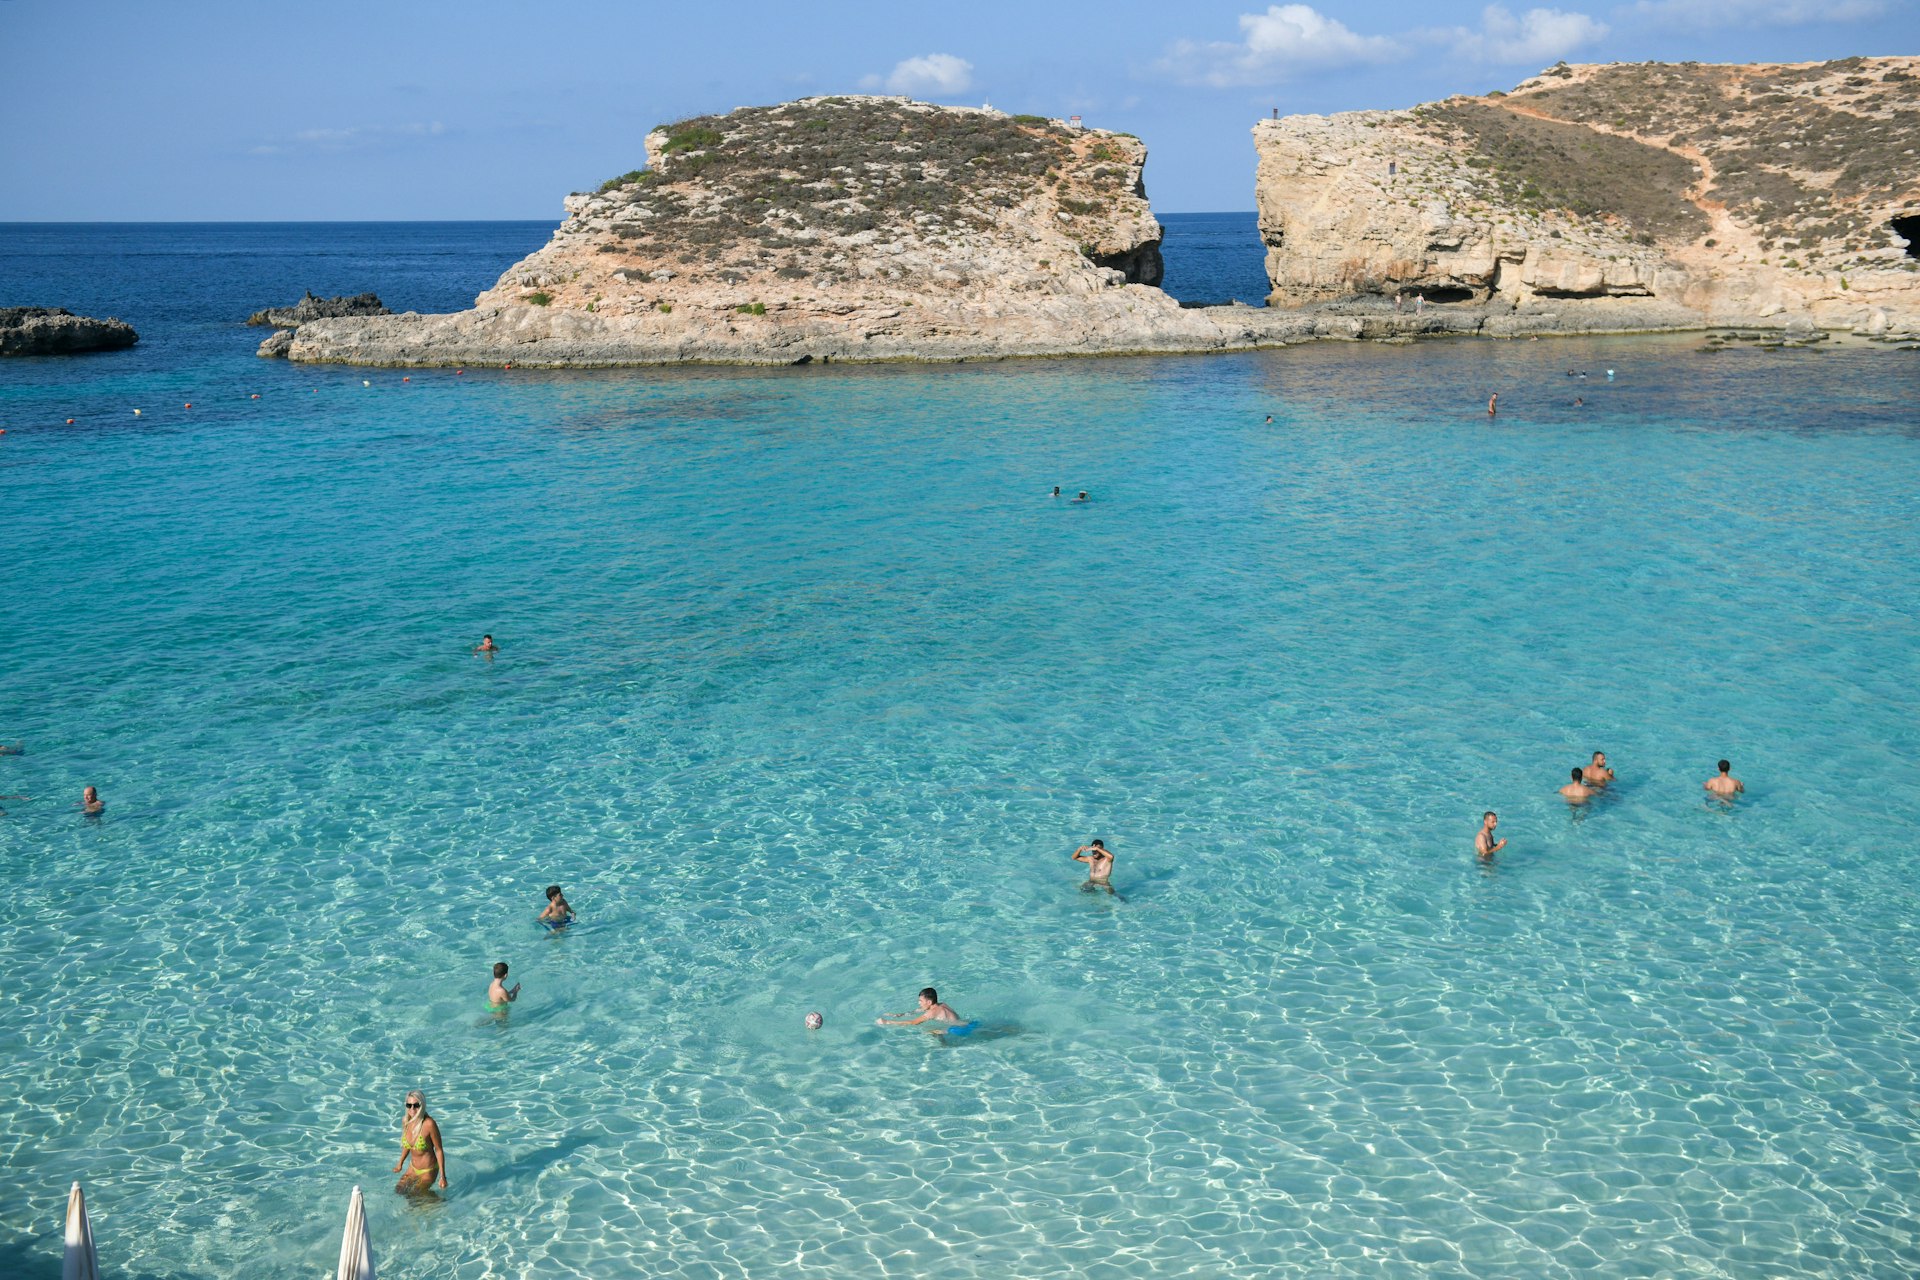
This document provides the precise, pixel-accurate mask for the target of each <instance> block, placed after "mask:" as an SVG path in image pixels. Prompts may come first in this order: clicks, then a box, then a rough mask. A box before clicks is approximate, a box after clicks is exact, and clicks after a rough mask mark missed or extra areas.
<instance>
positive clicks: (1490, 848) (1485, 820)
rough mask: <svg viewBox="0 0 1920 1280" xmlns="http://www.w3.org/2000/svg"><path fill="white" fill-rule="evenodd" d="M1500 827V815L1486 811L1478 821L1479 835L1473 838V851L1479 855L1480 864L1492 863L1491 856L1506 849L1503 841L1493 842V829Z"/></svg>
mask: <svg viewBox="0 0 1920 1280" xmlns="http://www.w3.org/2000/svg"><path fill="white" fill-rule="evenodd" d="M1499 825H1500V815H1499V814H1497V813H1495V812H1494V811H1493V810H1491V809H1489V810H1487V812H1486V814H1485V816H1483V817H1482V818H1481V819H1480V833H1479V834H1478V835H1476V836H1474V838H1473V851H1474V852H1475V853H1477V854H1479V855H1480V860H1481V861H1482V862H1492V861H1493V855H1494V854H1496V853H1498V852H1500V851H1501V850H1502V849H1504V848H1506V847H1507V842H1506V841H1505V840H1495V839H1494V838H1493V829H1494V828H1495V827H1497V826H1499Z"/></svg>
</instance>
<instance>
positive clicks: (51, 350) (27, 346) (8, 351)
mask: <svg viewBox="0 0 1920 1280" xmlns="http://www.w3.org/2000/svg"><path fill="white" fill-rule="evenodd" d="M138 341H140V335H139V334H137V333H135V332H134V330H133V326H132V325H130V324H128V323H127V322H126V321H124V320H118V319H115V318H113V317H111V316H109V317H108V318H107V319H105V320H96V319H94V318H93V317H91V316H77V315H75V314H73V312H71V311H68V310H67V309H66V308H65V307H0V356H56V355H77V354H80V353H82V352H87V351H118V350H120V349H121V348H124V347H130V346H132V345H133V344H134V343H136V342H138Z"/></svg>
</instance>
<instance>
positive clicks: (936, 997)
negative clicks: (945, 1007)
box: [920, 987, 940, 1004]
mask: <svg viewBox="0 0 1920 1280" xmlns="http://www.w3.org/2000/svg"><path fill="white" fill-rule="evenodd" d="M920 998H921V999H922V1000H931V1001H933V1002H934V1003H935V1004H939V1003H940V993H939V992H938V991H935V990H934V989H933V988H932V987H922V988H920Z"/></svg>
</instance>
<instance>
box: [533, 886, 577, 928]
mask: <svg viewBox="0 0 1920 1280" xmlns="http://www.w3.org/2000/svg"><path fill="white" fill-rule="evenodd" d="M540 923H541V924H543V925H545V926H547V928H549V929H564V928H566V927H567V926H568V925H570V924H572V923H573V904H572V903H570V902H568V901H567V895H566V894H564V893H562V892H560V886H559V885H557V884H550V885H548V886H547V905H546V909H545V910H543V911H542V912H541V913H540Z"/></svg>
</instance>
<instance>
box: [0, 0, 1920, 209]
mask: <svg viewBox="0 0 1920 1280" xmlns="http://www.w3.org/2000/svg"><path fill="white" fill-rule="evenodd" d="M1917 5H1920V0H1626V2H1625V3H1614V2H1612V0H1608V2H1605V3H1585V2H1584V0H1555V2H1554V3H1553V4H1551V5H1549V6H1544V7H1538V6H1528V5H1526V4H1524V3H1521V4H1514V5H1493V6H1487V5H1484V4H1452V3H1437V2H1436V3H1423V4H1415V3H1398V2H1397V0H1383V2H1381V3H1373V4H1366V5H1354V4H1338V3H1331V2H1329V0H1321V2H1320V3H1317V4H1314V5H1306V4H1279V5H1266V4H1255V3H1249V2H1248V0H1239V2H1237V3H1216V2H1213V0H1188V2H1187V3H1183V4H1167V3H1164V2H1163V0H1153V2H1151V3H1149V2H1146V0H1108V2H1107V3H1102V4H1086V3H1066V2H1061V3H1053V4H1046V3H1034V2H1033V0H1028V2H1026V3H1021V4H1006V3H999V2H997V0H975V2H974V3H971V4H967V5H924V4H922V5H916V4H901V3H887V4H882V3H871V4H869V3H858V4H855V3H844V4H821V3H815V4H796V3H782V4H772V3H760V2H759V0H734V2H733V3H728V4H701V5H696V4H677V5H655V4H651V3H627V4H619V3H610V2H603V0H566V2H564V3H558V4H538V3H535V2H534V0H515V2H513V3H508V2H504V0H467V2H465V3H459V4H442V3H409V2H408V0H398V2H390V3H384V4H369V3H360V2H358V0H325V2H324V3H321V4H304V5H289V4H279V3H261V2H260V0H246V2H244V3H243V2H241V0H230V2H225V3H221V2H215V0H206V2H200V3H194V2H192V0H187V2H184V3H166V2H162V0H132V2H128V0H0V85H3V86H5V104H6V105H5V108H4V111H5V117H4V125H0V221H20V220H48V221H66V220H109V221H111V220H173V219H184V220H202V219H204V220H222V219H262V220H267V219H340V218H348V219H353V218H364V219H388V218H394V219H401V218H540V219H554V220H557V219H558V218H559V216H560V201H561V198H562V196H564V195H565V194H566V193H567V192H568V191H572V190H577V189H581V188H586V187H592V186H595V185H597V184H598V183H599V182H600V180H601V179H603V178H606V177H608V176H610V175H612V174H615V173H620V172H622V171H624V170H627V169H631V168H634V167H635V166H637V165H639V164H640V163H642V161H643V159H644V156H643V153H642V149H641V144H640V140H641V138H642V136H643V135H644V134H645V133H646V131H647V129H648V128H649V127H650V126H652V125H654V124H656V123H659V122H660V121H663V120H670V119H674V118H677V117H680V116H685V115H690V114H695V113H699V112H705V111H723V110H726V109H728V108H731V107H735V106H744V105H748V104H754V103H767V102H777V101H781V100H783V99H786V98H793V97H799V96H803V95H806V94H813V93H847V92H858V91H861V90H862V89H869V90H879V91H898V92H906V93H911V94H913V95H914V96H916V97H924V98H928V99H931V100H934V101H940V102H961V103H972V104H978V103H981V102H991V103H992V104H993V105H994V106H996V107H1000V108H1003V109H1005V110H1008V111H1033V112H1039V113H1043V114H1048V115H1063V116H1064V115H1067V114H1070V113H1077V114H1080V115H1082V116H1084V117H1085V118H1086V121H1087V123H1088V124H1091V125H1100V126H1104V127H1107V128H1114V129H1125V130H1128V131H1130V132H1133V133H1137V134H1139V135H1140V136H1141V137H1142V138H1144V139H1145V140H1146V142H1147V145H1148V147H1149V148H1150V149H1151V152H1152V158H1151V159H1150V161H1149V163H1148V168H1147V189H1148V194H1149V195H1150V196H1151V197H1152V198H1153V202H1154V205H1155V207H1156V208H1157V209H1160V210H1161V211H1167V212H1178V211H1192V210H1215V209H1251V208H1252V207H1253V194H1252V186H1253V152H1252V145H1251V142H1250V139H1249V134H1248V128H1249V126H1250V125H1251V124H1252V122H1253V121H1254V120H1255V119H1256V118H1258V117H1261V116H1264V115H1266V114H1268V112H1269V111H1270V110H1271V109H1272V108H1274V107H1278V108H1279V109H1280V111H1281V113H1282V114H1286V113H1289V112H1324V111H1340V110H1348V109H1353V108H1360V107H1397V106H1407V105H1411V104H1412V103H1415V102H1420V101H1426V100H1430V99H1433V98H1440V97H1445V96H1447V95H1448V94H1451V93H1459V92H1482V91H1485V90H1487V89H1492V88H1498V87H1507V86H1511V85H1512V84H1514V83H1516V82H1517V81H1519V80H1521V79H1524V78H1525V77H1526V76H1527V75H1529V74H1531V73H1532V72H1534V71H1536V70H1539V69H1540V68H1542V67H1545V66H1548V65H1550V64H1551V63H1553V62H1554V61H1556V60H1558V59H1561V58H1565V59H1567V60H1568V61H1572V62H1599V61H1643V60H1649V59H1653V60H1662V61H1680V60H1685V59H1694V60H1699V61H1703V62H1750V61H1810V60H1815V59H1822V58H1833V57H1844V56H1847V55H1849V54H1856V53H1869V54H1893V53H1914V52H1916V51H1920V39H1916V36H1920V13H1917V11H1916V6H1917Z"/></svg>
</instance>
